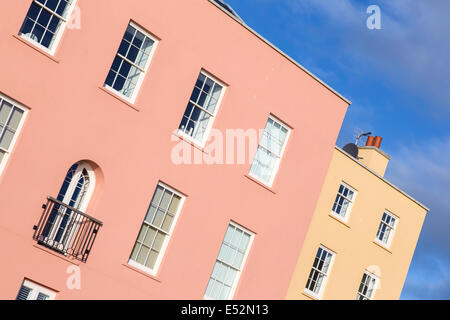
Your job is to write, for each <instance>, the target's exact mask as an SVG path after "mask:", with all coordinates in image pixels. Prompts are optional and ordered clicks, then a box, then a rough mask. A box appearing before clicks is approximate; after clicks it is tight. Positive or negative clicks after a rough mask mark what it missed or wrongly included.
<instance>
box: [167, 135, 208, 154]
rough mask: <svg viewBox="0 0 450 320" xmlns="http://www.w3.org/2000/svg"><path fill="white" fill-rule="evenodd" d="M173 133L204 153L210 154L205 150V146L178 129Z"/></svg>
mask: <svg viewBox="0 0 450 320" xmlns="http://www.w3.org/2000/svg"><path fill="white" fill-rule="evenodd" d="M172 134H173V135H174V136H175V137H177V138H178V139H180V140H182V141H184V142H186V143H187V144H190V145H191V146H193V147H194V148H196V149H198V150H200V151H201V152H203V153H205V154H208V153H207V152H206V151H205V147H202V146H200V145H199V144H197V143H195V142H194V141H192V140H190V139H188V138H187V137H185V136H183V135H181V134H179V133H178V131H176V132H173V133H172Z"/></svg>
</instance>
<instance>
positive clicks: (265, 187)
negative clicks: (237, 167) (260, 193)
mask: <svg viewBox="0 0 450 320" xmlns="http://www.w3.org/2000/svg"><path fill="white" fill-rule="evenodd" d="M244 177H246V178H247V179H249V180H251V181H253V182H254V183H256V184H258V185H260V186H261V187H263V188H264V189H266V190H268V191H270V192H272V193H273V194H277V193H276V191H275V190H273V189H272V188H271V187H269V186H267V185H265V184H264V183H262V182H260V181H258V180H257V179H255V178H253V177H252V176H250V175H248V174H244Z"/></svg>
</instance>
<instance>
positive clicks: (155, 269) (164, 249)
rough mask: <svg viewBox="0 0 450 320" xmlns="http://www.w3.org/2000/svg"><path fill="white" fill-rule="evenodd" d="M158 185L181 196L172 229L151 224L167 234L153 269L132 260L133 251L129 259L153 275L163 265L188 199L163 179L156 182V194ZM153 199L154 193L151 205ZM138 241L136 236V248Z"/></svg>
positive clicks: (140, 268) (131, 263) (129, 262)
mask: <svg viewBox="0 0 450 320" xmlns="http://www.w3.org/2000/svg"><path fill="white" fill-rule="evenodd" d="M158 186H161V187H163V188H165V189H167V190H169V191H170V192H173V193H174V194H176V195H177V196H179V197H180V203H179V204H178V209H177V212H176V213H175V215H174V218H173V221H172V225H171V226H170V230H169V232H166V231H164V230H162V229H160V228H157V227H155V226H153V225H151V224H149V225H150V227H151V228H154V229H156V230H157V231H159V232H162V233H164V234H166V237H165V238H164V242H163V244H162V246H161V250H160V251H159V254H158V258H157V259H156V262H155V266H154V267H153V269H150V268H148V267H146V266H144V265H141V264H140V263H138V262H137V261H134V260H132V259H131V254H132V253H131V254H130V258H129V259H128V264H129V265H130V266H132V267H134V268H136V269H139V270H141V271H144V272H145V273H148V274H150V275H152V276H156V275H157V273H158V270H159V267H160V266H161V262H162V260H163V257H164V255H165V253H166V249H167V246H168V244H169V241H170V239H171V238H172V234H173V230H174V228H175V225H176V224H177V221H178V217H179V216H180V212H181V209H182V207H183V205H184V201H185V200H186V196H185V195H184V194H182V193H180V192H179V191H177V190H175V189H173V188H172V187H170V186H168V185H167V184H165V183H164V182H161V181H159V182H158V183H157V184H156V187H155V191H154V192H153V194H155V192H156V190H157V188H158ZM152 200H153V195H152V199H151V200H150V204H149V206H150V205H151V201H152ZM144 221H145V217H144V219H143V220H142V223H141V226H140V228H142V225H143V223H144ZM140 230H141V229H139V231H138V236H139V232H140ZM136 242H137V238H136V240H135V241H134V243H133V248H134V245H135V244H136ZM132 250H133V249H132ZM132 252H133V251H132Z"/></svg>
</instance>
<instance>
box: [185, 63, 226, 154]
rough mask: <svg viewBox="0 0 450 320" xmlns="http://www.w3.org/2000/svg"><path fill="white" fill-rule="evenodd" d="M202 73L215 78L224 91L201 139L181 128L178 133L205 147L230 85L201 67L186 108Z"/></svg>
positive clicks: (212, 78)
mask: <svg viewBox="0 0 450 320" xmlns="http://www.w3.org/2000/svg"><path fill="white" fill-rule="evenodd" d="M200 74H203V75H204V76H206V77H208V78H210V79H211V80H213V81H214V82H216V83H217V84H219V85H220V86H221V87H222V91H221V92H220V96H219V99H217V104H216V108H215V109H214V113H213V114H212V116H211V118H210V119H209V121H208V126H207V127H206V130H205V132H204V134H203V137H202V140H201V141H199V140H196V139H194V138H193V137H191V136H190V135H188V134H186V133H185V132H184V131H183V130H180V129H179V128H178V129H177V134H178V135H180V136H182V137H183V138H185V139H186V140H187V141H189V142H191V143H193V144H194V145H196V146H197V147H199V148H200V149H203V148H204V147H205V145H206V142H208V140H209V135H210V133H211V129H212V127H213V124H214V122H215V120H216V118H217V114H218V111H219V108H220V105H221V104H222V100H223V96H224V95H225V91H226V90H227V88H228V86H227V85H226V84H225V83H224V82H222V81H220V80H219V79H217V78H216V77H215V76H213V75H212V74H211V73H209V72H208V71H206V70H205V69H201V70H200V73H199V74H198V76H197V78H196V79H195V82H194V86H193V88H192V91H191V93H190V95H189V98H188V104H187V105H186V108H187V107H188V105H189V103H190V102H191V100H190V99H191V95H192V92H193V91H194V90H195V84H196V83H197V80H198V77H199V76H200ZM197 108H198V107H197ZM185 112H186V109H185ZM183 116H184V113H183V115H182V116H181V121H183Z"/></svg>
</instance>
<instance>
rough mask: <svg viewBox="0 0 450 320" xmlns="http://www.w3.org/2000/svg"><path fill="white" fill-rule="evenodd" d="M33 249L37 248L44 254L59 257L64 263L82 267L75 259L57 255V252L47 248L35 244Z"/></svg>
mask: <svg viewBox="0 0 450 320" xmlns="http://www.w3.org/2000/svg"><path fill="white" fill-rule="evenodd" d="M33 247H35V248H37V249H39V250H42V251H44V252H47V253H48V254H51V255H52V256H55V257H57V258H59V259H61V260H64V261H66V262H69V263H71V264H74V265H76V266H79V265H80V263H79V261H78V260H76V259H75V258H67V257H66V256H64V255H63V254H61V253H57V252H55V251H53V250H51V249H48V248H45V247H43V246H40V245H38V244H33Z"/></svg>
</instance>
